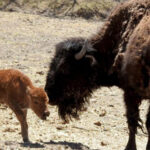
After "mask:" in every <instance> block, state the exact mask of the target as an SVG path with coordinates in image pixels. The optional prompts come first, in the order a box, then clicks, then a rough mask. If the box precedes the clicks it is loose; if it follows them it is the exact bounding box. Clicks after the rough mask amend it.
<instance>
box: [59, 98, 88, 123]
mask: <svg viewBox="0 0 150 150" xmlns="http://www.w3.org/2000/svg"><path fill="white" fill-rule="evenodd" d="M88 99H89V96H86V97H83V98H68V99H65V100H63V101H62V102H61V103H60V104H59V105H58V112H59V116H60V117H61V118H62V119H63V120H64V121H65V122H68V121H69V120H71V118H75V119H79V114H80V113H81V112H82V111H85V110H86V108H87V104H89V100H88Z"/></svg>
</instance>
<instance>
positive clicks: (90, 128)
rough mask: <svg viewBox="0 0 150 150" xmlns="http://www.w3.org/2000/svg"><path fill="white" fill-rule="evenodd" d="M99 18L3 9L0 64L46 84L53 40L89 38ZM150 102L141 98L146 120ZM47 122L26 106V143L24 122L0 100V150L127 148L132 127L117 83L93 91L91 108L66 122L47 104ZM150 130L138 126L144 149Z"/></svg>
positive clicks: (140, 141) (140, 143)
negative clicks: (44, 15)
mask: <svg viewBox="0 0 150 150" xmlns="http://www.w3.org/2000/svg"><path fill="white" fill-rule="evenodd" d="M101 25H102V23H101V22H90V21H85V20H81V19H76V20H71V19H57V18H55V19H54V18H46V17H41V16H37V15H29V14H21V13H8V12H0V68H1V69H7V68H16V69H19V70H21V71H22V72H24V73H25V74H27V75H28V76H29V77H30V78H31V80H32V81H33V83H34V84H35V85H36V86H42V87H44V85H45V78H46V73H47V71H48V66H49V62H50V60H51V58H52V57H53V54H54V48H55V44H56V43H58V42H60V41H62V40H64V39H66V38H68V37H74V36H84V37H88V36H90V35H92V34H94V33H96V32H97V30H99V29H100V26H101ZM147 105H148V103H147V102H146V101H145V102H143V103H142V106H141V107H140V109H141V117H142V119H143V120H144V121H145V115H146V110H147ZM49 110H50V112H51V114H50V117H49V118H48V120H47V121H42V120H40V119H39V118H38V117H37V116H36V115H35V114H34V113H33V112H32V111H31V110H29V111H28V124H29V137H30V140H31V141H32V143H30V144H23V143H22V138H21V135H20V124H19V123H18V121H17V119H16V117H15V115H14V113H12V111H11V110H10V109H9V108H7V107H6V106H4V105H0V149H4V150H5V149H8V150H9V149H11V150H17V149H19V150H20V149H47V150H72V149H73V150H123V149H124V147H125V145H126V142H127V139H128V129H127V125H126V118H125V108H124V103H123V92H122V91H121V90H120V89H118V88H117V87H112V88H109V89H108V88H101V89H98V90H97V91H95V92H94V93H93V96H92V98H91V99H90V105H89V107H88V110H87V111H86V112H84V113H82V115H81V117H80V120H77V121H76V120H73V121H72V122H70V123H69V124H63V122H62V120H61V119H60V118H59V117H58V114H57V108H55V107H53V106H49ZM146 140H147V135H146V134H144V133H142V132H141V131H140V130H138V134H137V143H138V150H144V149H145V145H146Z"/></svg>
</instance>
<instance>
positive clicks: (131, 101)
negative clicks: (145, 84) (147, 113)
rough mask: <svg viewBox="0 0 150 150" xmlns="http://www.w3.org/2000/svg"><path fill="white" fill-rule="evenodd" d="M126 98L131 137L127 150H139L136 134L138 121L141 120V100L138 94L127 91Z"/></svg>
mask: <svg viewBox="0 0 150 150" xmlns="http://www.w3.org/2000/svg"><path fill="white" fill-rule="evenodd" d="M124 100H125V104H126V115H127V123H128V128H129V139H128V143H127V146H126V148H125V150H137V148H136V138H135V135H136V132H137V126H139V123H138V121H140V117H139V105H140V103H141V100H140V99H139V98H138V97H137V96H135V95H132V93H131V94H129V93H125V95H124Z"/></svg>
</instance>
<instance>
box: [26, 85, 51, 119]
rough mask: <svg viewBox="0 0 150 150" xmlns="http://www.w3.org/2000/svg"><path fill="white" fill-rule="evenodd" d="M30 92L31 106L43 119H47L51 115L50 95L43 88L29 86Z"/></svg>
mask: <svg viewBox="0 0 150 150" xmlns="http://www.w3.org/2000/svg"><path fill="white" fill-rule="evenodd" d="M28 92H29V94H30V102H29V103H30V104H29V105H30V108H31V109H32V110H33V111H34V112H35V113H36V115H37V116H38V117H39V118H41V119H42V120H46V118H47V117H48V116H49V114H50V113H49V111H48V96H47V94H46V92H45V91H44V90H43V89H42V88H28Z"/></svg>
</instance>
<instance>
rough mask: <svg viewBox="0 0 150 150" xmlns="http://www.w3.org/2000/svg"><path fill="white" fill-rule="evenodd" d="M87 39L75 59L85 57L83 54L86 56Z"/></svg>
mask: <svg viewBox="0 0 150 150" xmlns="http://www.w3.org/2000/svg"><path fill="white" fill-rule="evenodd" d="M87 42H88V41H87V40H86V41H85V42H84V45H83V47H82V49H81V50H80V52H78V53H77V54H75V59H77V60H80V59H81V58H83V56H85V54H86V47H87Z"/></svg>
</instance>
